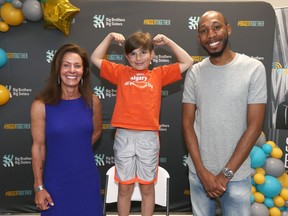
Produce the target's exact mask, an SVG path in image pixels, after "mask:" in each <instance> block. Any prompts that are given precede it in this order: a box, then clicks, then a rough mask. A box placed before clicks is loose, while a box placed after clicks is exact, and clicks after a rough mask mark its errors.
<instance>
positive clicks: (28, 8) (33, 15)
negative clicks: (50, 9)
mask: <svg viewBox="0 0 288 216" xmlns="http://www.w3.org/2000/svg"><path fill="white" fill-rule="evenodd" d="M22 12H23V15H24V17H25V18H26V19H28V20H30V21H39V20H41V18H42V17H43V11H42V7H41V3H40V2H39V1H37V0H28V1H27V0H26V1H24V2H23V6H22Z"/></svg>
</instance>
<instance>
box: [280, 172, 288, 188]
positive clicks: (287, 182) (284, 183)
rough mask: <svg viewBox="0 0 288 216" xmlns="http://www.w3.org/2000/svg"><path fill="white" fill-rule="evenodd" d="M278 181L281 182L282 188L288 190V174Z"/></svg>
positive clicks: (284, 174)
mask: <svg viewBox="0 0 288 216" xmlns="http://www.w3.org/2000/svg"><path fill="white" fill-rule="evenodd" d="M278 180H279V181H280V183H281V185H282V187H285V188H288V174H287V173H283V175H282V176H280V177H279V178H278Z"/></svg>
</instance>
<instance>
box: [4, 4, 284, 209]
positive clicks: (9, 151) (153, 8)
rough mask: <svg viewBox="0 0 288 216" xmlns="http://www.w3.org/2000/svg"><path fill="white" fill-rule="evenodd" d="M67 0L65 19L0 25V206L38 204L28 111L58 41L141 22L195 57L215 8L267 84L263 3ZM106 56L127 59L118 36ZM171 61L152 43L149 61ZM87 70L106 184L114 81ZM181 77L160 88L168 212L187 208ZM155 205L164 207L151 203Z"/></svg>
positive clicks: (269, 29) (88, 38)
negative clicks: (98, 110) (203, 23)
mask: <svg viewBox="0 0 288 216" xmlns="http://www.w3.org/2000/svg"><path fill="white" fill-rule="evenodd" d="M47 2H49V0H48V1H47ZM54 2H55V1H54ZM58 2H59V4H61V2H67V1H58ZM70 3H71V5H74V6H75V8H74V10H71V11H69V8H67V7H63V8H62V10H64V12H65V10H66V12H69V13H67V16H66V17H69V16H70V18H71V17H73V16H74V17H73V19H72V18H71V19H70V22H68V23H60V24H59V25H57V27H55V25H51V22H53V19H52V20H50V23H49V22H44V18H43V19H41V20H40V21H29V20H25V21H23V23H21V25H17V26H11V27H10V28H9V30H8V31H6V32H0V48H2V49H3V50H4V51H5V52H6V54H7V57H8V60H7V63H6V64H5V65H4V66H3V67H1V68H0V84H1V85H3V86H5V87H6V88H7V89H9V91H10V94H11V98H10V99H9V101H8V102H7V103H5V104H3V105H1V106H0V158H1V164H0V213H8V212H11V213H17V212H37V209H36V207H35V204H34V202H33V199H34V193H33V174H32V167H31V144H32V139H31V134H30V113H29V112H30V106H31V103H32V100H33V98H34V96H35V95H36V93H37V92H39V91H40V90H41V89H42V88H43V87H44V85H45V82H46V80H47V77H48V75H49V73H50V66H51V65H50V64H51V60H52V58H53V55H54V54H55V52H56V50H57V48H58V47H60V46H61V45H62V44H64V43H67V42H73V43H77V44H79V45H80V46H82V47H84V48H85V49H86V50H87V52H88V54H89V55H90V54H92V52H93V50H94V49H95V47H96V46H97V45H98V44H99V43H100V42H101V41H102V40H103V38H104V37H105V36H106V35H107V34H108V33H109V32H112V31H113V32H120V33H122V34H123V35H124V36H126V37H127V36H128V35H130V34H131V33H132V32H134V31H137V30H143V31H148V32H150V33H151V34H152V35H153V36H155V35H156V34H158V33H161V34H165V35H167V36H168V37H170V38H171V39H173V40H174V41H175V42H177V43H178V44H179V45H180V46H181V47H183V48H184V49H185V50H186V51H187V52H188V53H189V54H190V55H191V56H192V57H193V58H194V60H195V63H197V62H199V61H201V60H202V59H203V58H206V57H207V53H206V52H205V51H204V50H203V49H202V48H201V46H199V44H198V41H197V23H198V21H199V18H200V16H201V15H202V14H203V13H204V12H205V11H207V10H219V11H221V12H223V13H224V15H226V17H227V20H228V22H229V23H230V24H231V25H232V30H233V32H232V35H231V37H230V39H229V40H230V41H229V43H230V46H231V47H232V49H233V50H234V51H237V52H239V53H245V54H247V55H249V56H251V57H253V58H257V59H258V60H260V61H262V62H263V63H264V65H265V67H266V70H267V79H268V80H269V82H268V88H269V89H271V82H270V80H271V70H272V56H273V44H274V31H275V20H276V19H275V18H276V17H275V11H274V9H273V8H272V7H271V5H270V4H268V3H264V2H249V3H248V2H225V3H224V2H223V3H221V2H218V3H217V2H189V1H175V2H173V1H116V0H115V1H95V0H90V1H89V0H81V1H80V0H73V1H72V0H71V1H70ZM77 8H78V9H79V10H78V11H77ZM62 12H63V11H62ZM62 12H61V13H62ZM73 13H74V15H73ZM64 17H65V16H64ZM45 19H47V17H46V18H45ZM63 22H64V21H63ZM64 24H66V25H64ZM285 40H286V41H287V39H285ZM286 45H287V44H286ZM107 58H108V59H109V60H111V61H115V62H117V63H124V64H127V62H126V60H125V54H124V52H123V48H121V47H119V46H118V45H116V44H115V45H111V46H110V47H109V50H108V53H107ZM286 60H287V59H286ZM175 61H176V57H175V56H174V55H173V53H172V52H171V51H170V50H169V49H168V48H166V47H162V46H161V47H156V56H155V59H153V65H154V66H158V65H163V64H171V63H173V62H175ZM286 66H287V62H286ZM91 70H92V88H93V91H94V92H95V94H97V95H98V96H99V97H100V99H101V102H102V107H103V133H102V137H101V139H100V140H99V142H97V144H96V145H95V146H94V152H95V163H96V164H97V166H98V168H99V170H100V173H101V178H102V189H103V190H102V191H103V192H104V185H105V173H106V171H107V170H108V169H109V168H110V167H111V166H113V165H114V157H113V149H112V147H113V138H114V137H113V136H114V132H115V129H114V128H113V127H112V126H111V125H110V120H111V115H112V112H113V107H114V103H115V96H116V88H115V86H114V85H112V84H110V83H108V82H106V81H104V80H102V79H101V78H99V71H98V69H96V67H94V66H92V65H91ZM283 73H285V72H283ZM286 76H287V73H286ZM184 78H185V74H183V80H181V81H179V82H177V83H174V84H172V85H170V86H167V87H165V88H164V89H163V92H162V110H161V117H160V124H161V129H160V140H161V152H160V166H162V167H164V168H165V169H167V171H168V172H169V173H170V176H171V179H170V211H173V212H176V211H179V212H189V211H191V204H190V198H189V194H190V192H189V184H188V175H187V166H186V159H187V150H186V146H185V143H184V140H183V136H182V129H181V118H182V116H181V115H182V114H181V106H182V104H181V100H182V91H183V82H184ZM269 92H270V91H269ZM270 98H271V96H270V94H269V100H270ZM279 102H280V101H279ZM268 112H269V113H268ZM271 113H272V112H271V110H269V111H267V120H266V121H265V125H264V128H263V131H264V133H265V134H266V136H267V138H268V137H269V136H272V134H273V133H272V132H271V130H274V129H273V128H272V127H270V125H271V124H269V122H271V118H269V117H270V116H271V115H270V114H271ZM67 151H69V149H67ZM211 151H213V150H211ZM75 160H77V158H75ZM132 206H133V207H132V208H133V211H137V210H139V205H137V204H135V203H133V205H132ZM115 210H116V206H115V205H112V206H108V211H115ZM156 211H164V209H163V208H162V207H157V208H156Z"/></svg>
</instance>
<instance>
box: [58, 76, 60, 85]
mask: <svg viewBox="0 0 288 216" xmlns="http://www.w3.org/2000/svg"><path fill="white" fill-rule="evenodd" d="M57 83H58V85H60V84H61V79H60V76H58V77H57Z"/></svg>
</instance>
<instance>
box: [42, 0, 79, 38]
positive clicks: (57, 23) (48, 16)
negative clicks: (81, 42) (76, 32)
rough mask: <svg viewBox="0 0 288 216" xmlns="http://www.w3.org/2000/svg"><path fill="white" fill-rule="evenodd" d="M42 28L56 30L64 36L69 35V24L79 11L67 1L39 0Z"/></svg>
mask: <svg viewBox="0 0 288 216" xmlns="http://www.w3.org/2000/svg"><path fill="white" fill-rule="evenodd" d="M41 5H42V9H43V18H44V27H45V28H57V29H59V30H60V31H61V32H62V33H63V34H64V35H65V36H68V35H69V32H70V24H71V22H72V20H73V19H74V17H75V16H76V15H77V14H78V13H79V12H80V9H79V8H77V7H75V6H74V5H72V4H71V3H70V2H69V1H68V0H41Z"/></svg>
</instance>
